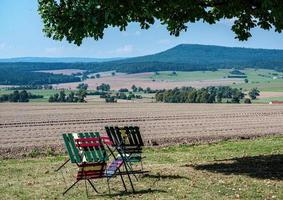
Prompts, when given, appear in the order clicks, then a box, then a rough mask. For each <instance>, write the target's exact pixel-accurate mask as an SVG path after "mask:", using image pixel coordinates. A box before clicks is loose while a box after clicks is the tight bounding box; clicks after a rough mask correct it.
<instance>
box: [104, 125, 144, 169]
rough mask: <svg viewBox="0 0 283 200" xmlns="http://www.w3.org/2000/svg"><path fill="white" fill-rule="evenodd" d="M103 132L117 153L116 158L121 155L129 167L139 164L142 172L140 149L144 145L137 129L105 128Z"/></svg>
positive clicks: (128, 127) (130, 127) (131, 127)
mask: <svg viewBox="0 0 283 200" xmlns="http://www.w3.org/2000/svg"><path fill="white" fill-rule="evenodd" d="M105 130H106V132H107V135H108V137H109V138H110V140H111V142H112V143H113V145H112V146H113V147H114V148H115V150H117V151H118V152H119V155H118V158H119V157H121V155H122V156H123V157H124V159H125V161H126V162H127V163H129V164H130V165H132V164H133V163H138V162H140V163H141V169H142V170H143V164H142V158H143V157H142V148H143V146H144V143H143V140H142V137H141V134H140V130H139V127H137V126H134V127H133V126H125V127H105Z"/></svg>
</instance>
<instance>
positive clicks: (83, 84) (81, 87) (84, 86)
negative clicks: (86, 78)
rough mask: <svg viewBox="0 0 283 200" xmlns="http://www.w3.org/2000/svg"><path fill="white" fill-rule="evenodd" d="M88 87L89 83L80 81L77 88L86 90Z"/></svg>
mask: <svg viewBox="0 0 283 200" xmlns="http://www.w3.org/2000/svg"><path fill="white" fill-rule="evenodd" d="M87 88H88V84H86V83H80V84H79V85H78V86H77V89H84V90H87Z"/></svg>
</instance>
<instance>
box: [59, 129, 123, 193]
mask: <svg viewBox="0 0 283 200" xmlns="http://www.w3.org/2000/svg"><path fill="white" fill-rule="evenodd" d="M63 138H64V143H65V146H66V149H67V152H68V155H69V160H70V161H71V163H75V164H76V165H77V166H78V168H79V170H78V173H77V180H76V181H75V182H74V183H73V184H72V185H71V186H70V187H69V188H68V189H66V190H65V192H64V193H63V195H64V194H66V193H67V192H68V191H69V190H70V189H71V188H72V187H73V186H75V185H76V184H77V183H78V182H79V181H81V180H85V182H88V183H89V184H90V185H91V187H92V188H93V189H94V190H95V191H96V192H98V191H97V190H96V188H95V187H94V184H93V183H92V182H91V180H93V179H100V178H107V184H108V188H109V192H110V186H109V180H110V179H111V178H112V177H115V176H117V175H120V177H121V180H122V182H123V186H124V188H125V190H126V191H127V188H126V185H125V182H124V179H123V177H122V175H123V174H122V173H120V172H121V171H120V167H121V166H122V164H123V163H122V162H112V163H111V164H110V165H109V166H108V167H107V161H108V160H109V156H108V155H107V151H106V149H105V145H104V143H103V141H102V138H101V137H100V134H99V133H98V132H96V133H69V134H63ZM66 163H67V162H65V163H64V164H63V165H65V164H66ZM60 168H62V166H61V167H60ZM86 191H87V187H86Z"/></svg>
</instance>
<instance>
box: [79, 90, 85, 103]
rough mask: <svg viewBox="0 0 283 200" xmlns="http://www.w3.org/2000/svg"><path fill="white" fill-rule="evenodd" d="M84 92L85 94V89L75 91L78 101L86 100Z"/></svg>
mask: <svg viewBox="0 0 283 200" xmlns="http://www.w3.org/2000/svg"><path fill="white" fill-rule="evenodd" d="M86 94H87V92H86V90H84V89H80V90H79V91H78V92H77V98H78V102H86V101H85V97H86Z"/></svg>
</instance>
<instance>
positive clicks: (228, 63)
mask: <svg viewBox="0 0 283 200" xmlns="http://www.w3.org/2000/svg"><path fill="white" fill-rule="evenodd" d="M110 63H111V64H115V65H116V67H117V68H118V70H121V71H125V72H133V73H134V72H144V71H160V70H185V71H191V70H211V69H219V68H233V67H237V68H245V67H252V68H272V69H282V68H283V50H268V49H251V48H236V47H222V46H212V45H194V44H193V45H192V44H181V45H178V46H176V47H173V48H171V49H168V50H166V51H163V52H161V53H157V54H153V55H148V56H141V57H135V58H128V59H124V60H118V61H114V62H108V63H107V64H110Z"/></svg>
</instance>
